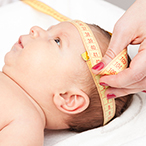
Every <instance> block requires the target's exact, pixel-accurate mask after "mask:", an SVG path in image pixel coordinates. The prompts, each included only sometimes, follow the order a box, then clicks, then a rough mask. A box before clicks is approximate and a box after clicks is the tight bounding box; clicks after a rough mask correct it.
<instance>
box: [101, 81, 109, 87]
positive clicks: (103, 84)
mask: <svg viewBox="0 0 146 146" xmlns="http://www.w3.org/2000/svg"><path fill="white" fill-rule="evenodd" d="M99 84H100V85H101V86H109V85H108V84H106V83H104V82H101V83H99Z"/></svg>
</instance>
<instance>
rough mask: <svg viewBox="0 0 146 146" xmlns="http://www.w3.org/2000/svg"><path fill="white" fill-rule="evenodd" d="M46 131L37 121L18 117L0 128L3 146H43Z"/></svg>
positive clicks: (0, 142) (0, 141)
mask: <svg viewBox="0 0 146 146" xmlns="http://www.w3.org/2000/svg"><path fill="white" fill-rule="evenodd" d="M43 140H44V131H43V128H41V127H40V126H39V125H37V122H35V121H33V122H32V121H31V120H30V121H29V119H27V120H24V119H19V118H18V119H16V120H14V121H12V122H10V123H9V124H8V125H7V126H5V127H3V129H1V130H0V145H2V146H43Z"/></svg>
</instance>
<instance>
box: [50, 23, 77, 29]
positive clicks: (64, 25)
mask: <svg viewBox="0 0 146 146" xmlns="http://www.w3.org/2000/svg"><path fill="white" fill-rule="evenodd" d="M51 29H53V30H55V29H56V30H60V31H70V30H77V29H76V27H75V26H74V25H73V24H72V23H70V22H69V21H64V22H60V23H58V24H56V25H52V26H51V27H49V28H48V30H51Z"/></svg>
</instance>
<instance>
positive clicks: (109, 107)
mask: <svg viewBox="0 0 146 146" xmlns="http://www.w3.org/2000/svg"><path fill="white" fill-rule="evenodd" d="M22 1H23V2H24V3H26V4H28V5H30V6H31V7H33V8H35V9H36V10H38V11H40V12H42V13H45V14H48V15H50V16H52V17H53V18H55V19H56V20H58V21H61V22H62V21H69V22H70V23H72V24H73V25H74V26H75V27H76V28H77V29H78V31H79V33H80V35H81V38H82V40H83V43H84V46H85V49H86V50H87V52H85V53H83V54H82V57H83V59H84V60H85V61H86V62H87V65H88V67H89V69H90V72H91V74H92V77H93V79H94V82H95V84H96V87H97V89H98V92H99V95H100V99H101V104H102V109H103V116H104V123H103V125H105V124H106V123H107V122H109V121H110V120H111V119H112V118H113V117H114V115H115V100H114V99H109V100H108V99H107V98H106V97H105V94H104V93H105V90H106V89H107V87H103V86H101V85H100V84H99V79H100V76H101V75H110V74H117V73H118V72H120V71H122V70H124V69H125V68H126V67H127V50H126V49H124V50H123V51H122V52H121V53H120V54H119V55H118V56H116V57H115V58H114V59H113V60H112V61H111V62H110V63H109V64H108V65H107V66H106V67H105V68H104V69H103V71H102V72H100V74H99V75H95V74H93V73H92V71H91V68H92V67H93V66H94V65H95V64H97V63H98V62H99V61H100V60H101V59H102V54H101V51H100V48H99V45H98V43H97V41H96V39H95V37H94V35H93V33H92V31H91V29H90V28H89V27H88V25H86V24H85V23H84V22H82V21H79V20H71V19H69V18H68V17H66V16H64V15H62V14H60V13H59V12H57V11H56V10H54V9H52V8H51V7H49V6H48V5H46V4H44V3H42V2H40V1H37V0H22Z"/></svg>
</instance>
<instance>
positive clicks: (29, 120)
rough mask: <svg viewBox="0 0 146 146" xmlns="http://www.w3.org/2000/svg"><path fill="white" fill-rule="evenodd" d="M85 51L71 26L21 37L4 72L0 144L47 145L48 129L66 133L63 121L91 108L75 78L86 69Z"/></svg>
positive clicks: (0, 86) (34, 31) (33, 30)
mask: <svg viewBox="0 0 146 146" xmlns="http://www.w3.org/2000/svg"><path fill="white" fill-rule="evenodd" d="M84 51H85V48H84V46H83V44H82V40H81V38H80V35H79V32H78V31H77V29H76V28H75V27H74V26H73V25H72V24H71V23H69V22H62V23H60V24H57V25H55V26H52V27H50V28H49V29H48V30H47V31H46V30H43V29H41V28H40V27H37V26H34V27H32V28H31V30H30V33H29V34H28V35H22V36H20V38H19V40H18V42H17V43H15V44H14V46H13V47H12V49H11V50H10V52H8V53H7V54H6V56H5V65H4V66H3V69H2V72H1V73H0V81H1V82H0V115H1V119H3V120H1V121H0V129H1V131H0V143H1V145H4V146H7V145H15V146H17V145H24V146H25V145H27V146H29V145H30V146H33V145H34V146H37V145H38V146H40V145H43V130H44V128H47V129H67V128H68V125H67V124H66V122H65V120H66V119H67V118H68V117H69V116H70V115H72V114H76V113H79V112H82V111H83V110H85V109H86V108H87V107H88V105H89V97H88V96H87V94H86V93H85V92H84V87H83V86H82V85H81V84H79V83H78V82H77V80H76V77H77V76H78V77H80V76H83V74H84V70H88V67H87V65H86V63H85V62H84V61H83V59H82V58H81V54H82V53H83V52H84ZM34 133H35V134H34ZM36 133H37V134H36ZM5 135H7V138H4V137H5ZM19 135H21V136H19ZM18 137H19V138H18ZM24 139H25V141H24Z"/></svg>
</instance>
